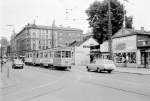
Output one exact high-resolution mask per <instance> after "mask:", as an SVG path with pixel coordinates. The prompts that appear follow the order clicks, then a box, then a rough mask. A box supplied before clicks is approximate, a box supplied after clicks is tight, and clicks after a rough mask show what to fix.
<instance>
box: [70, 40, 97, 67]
mask: <svg viewBox="0 0 150 101" xmlns="http://www.w3.org/2000/svg"><path fill="white" fill-rule="evenodd" d="M96 45H99V43H98V42H97V41H96V40H95V39H94V38H92V37H88V38H86V39H84V40H82V41H79V42H78V41H75V42H73V43H72V44H70V47H73V48H74V64H75V65H79V66H84V65H87V64H89V63H90V61H91V56H90V52H91V49H90V47H91V46H96Z"/></svg>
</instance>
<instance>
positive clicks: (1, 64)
mask: <svg viewBox="0 0 150 101" xmlns="http://www.w3.org/2000/svg"><path fill="white" fill-rule="evenodd" d="M0 46H1V73H2V72H3V70H2V65H3V64H2V45H1V44H0Z"/></svg>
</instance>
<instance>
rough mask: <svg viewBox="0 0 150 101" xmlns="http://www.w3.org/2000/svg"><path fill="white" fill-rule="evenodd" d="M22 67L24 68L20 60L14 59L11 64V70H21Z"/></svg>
mask: <svg viewBox="0 0 150 101" xmlns="http://www.w3.org/2000/svg"><path fill="white" fill-rule="evenodd" d="M23 67H24V63H23V62H22V60H21V59H14V60H13V64H12V68H13V69H15V68H21V69H23Z"/></svg>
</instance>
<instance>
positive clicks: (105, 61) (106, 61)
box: [96, 59, 114, 64]
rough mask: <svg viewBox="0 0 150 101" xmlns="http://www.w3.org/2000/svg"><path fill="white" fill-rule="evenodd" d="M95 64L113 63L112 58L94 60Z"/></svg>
mask: <svg viewBox="0 0 150 101" xmlns="http://www.w3.org/2000/svg"><path fill="white" fill-rule="evenodd" d="M96 64H114V62H113V61H112V60H101V59H100V60H96Z"/></svg>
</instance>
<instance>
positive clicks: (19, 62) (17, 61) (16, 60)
mask: <svg viewBox="0 0 150 101" xmlns="http://www.w3.org/2000/svg"><path fill="white" fill-rule="evenodd" d="M14 63H16V64H22V61H21V60H19V59H15V60H14Z"/></svg>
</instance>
